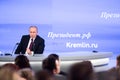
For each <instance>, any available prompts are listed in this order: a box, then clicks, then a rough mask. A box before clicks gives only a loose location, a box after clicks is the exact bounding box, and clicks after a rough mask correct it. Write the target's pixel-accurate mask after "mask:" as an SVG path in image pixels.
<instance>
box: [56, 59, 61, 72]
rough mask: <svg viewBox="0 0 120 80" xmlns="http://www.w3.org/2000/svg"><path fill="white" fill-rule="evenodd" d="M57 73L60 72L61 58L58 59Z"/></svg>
mask: <svg viewBox="0 0 120 80" xmlns="http://www.w3.org/2000/svg"><path fill="white" fill-rule="evenodd" d="M56 73H60V60H56Z"/></svg>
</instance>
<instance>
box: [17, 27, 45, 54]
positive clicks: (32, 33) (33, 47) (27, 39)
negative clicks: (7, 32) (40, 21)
mask: <svg viewBox="0 0 120 80" xmlns="http://www.w3.org/2000/svg"><path fill="white" fill-rule="evenodd" d="M37 33H38V28H37V27H36V26H30V27H29V35H23V36H22V38H21V41H20V43H19V45H18V47H17V49H16V51H15V54H25V55H34V54H42V53H43V51H44V47H45V41H44V39H43V38H41V37H40V36H39V35H37Z"/></svg>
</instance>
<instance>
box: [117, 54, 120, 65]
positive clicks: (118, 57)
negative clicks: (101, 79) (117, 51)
mask: <svg viewBox="0 0 120 80" xmlns="http://www.w3.org/2000/svg"><path fill="white" fill-rule="evenodd" d="M117 64H118V66H120V55H119V56H117Z"/></svg>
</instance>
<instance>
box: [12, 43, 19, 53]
mask: <svg viewBox="0 0 120 80" xmlns="http://www.w3.org/2000/svg"><path fill="white" fill-rule="evenodd" d="M18 45H19V43H16V44H15V46H14V48H13V50H12V54H14V51H15V49H16V47H17V46H18Z"/></svg>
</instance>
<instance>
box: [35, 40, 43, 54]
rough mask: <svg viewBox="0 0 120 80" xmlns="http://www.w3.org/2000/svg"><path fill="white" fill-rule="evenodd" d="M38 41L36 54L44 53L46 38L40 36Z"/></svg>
mask: <svg viewBox="0 0 120 80" xmlns="http://www.w3.org/2000/svg"><path fill="white" fill-rule="evenodd" d="M37 41H38V42H37ZM37 41H36V42H35V49H34V53H35V54H43V51H44V48H45V40H44V39H42V38H39V39H38V40H37Z"/></svg>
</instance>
